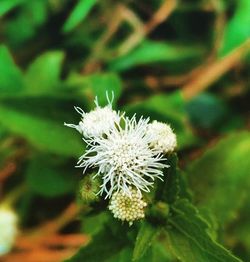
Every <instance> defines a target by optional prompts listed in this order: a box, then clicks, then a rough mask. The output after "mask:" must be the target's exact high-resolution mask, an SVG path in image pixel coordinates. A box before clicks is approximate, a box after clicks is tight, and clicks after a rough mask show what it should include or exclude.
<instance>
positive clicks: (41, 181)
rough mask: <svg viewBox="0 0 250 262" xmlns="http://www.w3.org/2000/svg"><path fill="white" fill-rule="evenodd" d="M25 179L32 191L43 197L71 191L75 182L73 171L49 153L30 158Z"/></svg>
mask: <svg viewBox="0 0 250 262" xmlns="http://www.w3.org/2000/svg"><path fill="white" fill-rule="evenodd" d="M26 180H27V184H28V187H29V188H30V189H31V191H32V192H35V193H37V194H39V195H42V196H45V197H56V196H61V195H64V194H66V193H69V192H73V191H74V189H75V184H76V179H74V176H73V173H72V172H70V171H69V170H65V167H63V165H62V163H60V162H59V163H57V162H56V161H55V160H54V157H53V156H49V155H37V156H35V157H34V158H32V159H31V160H30V163H29V166H28V170H27V173H26Z"/></svg>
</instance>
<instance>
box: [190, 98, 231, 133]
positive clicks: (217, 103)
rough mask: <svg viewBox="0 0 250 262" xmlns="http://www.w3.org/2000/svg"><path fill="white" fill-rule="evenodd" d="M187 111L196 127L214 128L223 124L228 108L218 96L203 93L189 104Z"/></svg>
mask: <svg viewBox="0 0 250 262" xmlns="http://www.w3.org/2000/svg"><path fill="white" fill-rule="evenodd" d="M187 111H188V113H189V116H190V120H191V121H192V123H193V124H194V126H197V127H202V128H214V127H217V126H218V125H219V124H221V123H223V121H222V120H223V118H225V116H226V113H228V108H227V106H226V103H225V101H223V100H222V99H219V98H218V97H217V96H215V95H212V94H210V93H202V94H200V95H198V96H196V97H195V98H194V99H192V100H191V101H190V102H189V103H188V104H187ZM204 116H206V117H204ZM223 124H224V123H223Z"/></svg>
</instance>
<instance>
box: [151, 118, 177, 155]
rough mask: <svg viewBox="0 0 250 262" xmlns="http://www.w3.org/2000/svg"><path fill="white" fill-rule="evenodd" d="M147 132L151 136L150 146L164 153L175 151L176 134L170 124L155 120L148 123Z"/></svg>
mask: <svg viewBox="0 0 250 262" xmlns="http://www.w3.org/2000/svg"><path fill="white" fill-rule="evenodd" d="M147 134H148V136H150V137H151V142H150V146H151V147H152V148H155V149H157V150H159V151H161V152H162V153H165V154H166V153H169V152H173V151H174V150H175V148H176V146H177V140H176V135H175V133H174V132H173V130H172V128H171V127H170V126H169V125H168V124H165V123H161V122H158V121H153V122H152V123H151V124H149V125H148V131H147Z"/></svg>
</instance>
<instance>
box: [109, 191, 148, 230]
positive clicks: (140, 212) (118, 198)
mask: <svg viewBox="0 0 250 262" xmlns="http://www.w3.org/2000/svg"><path fill="white" fill-rule="evenodd" d="M146 206H147V203H146V202H145V201H144V200H143V199H142V196H141V194H140V193H139V192H138V191H137V190H136V189H131V196H130V197H129V196H127V195H126V194H124V192H116V193H114V194H113V195H112V198H111V200H110V204H109V207H108V208H109V210H111V212H112V213H113V215H114V217H115V218H118V219H120V220H122V221H127V222H129V224H130V225H132V224H133V222H134V221H135V220H138V219H141V218H144V216H145V214H144V208H145V207H146Z"/></svg>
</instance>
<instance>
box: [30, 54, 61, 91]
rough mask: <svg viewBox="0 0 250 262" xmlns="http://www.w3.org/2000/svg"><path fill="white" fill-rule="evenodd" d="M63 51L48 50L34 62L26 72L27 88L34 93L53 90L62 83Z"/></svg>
mask: <svg viewBox="0 0 250 262" xmlns="http://www.w3.org/2000/svg"><path fill="white" fill-rule="evenodd" d="M63 58H64V54H63V52H59V51H55V52H47V53H44V54H42V55H41V56H39V57H38V58H36V59H35V61H33V62H32V64H31V65H30V66H29V67H28V69H27V71H26V73H25V81H26V84H27V89H28V90H30V91H31V92H32V93H39V92H44V91H49V90H51V91H53V88H55V87H56V86H57V85H58V84H59V83H60V73H61V67H62V61H63Z"/></svg>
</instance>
